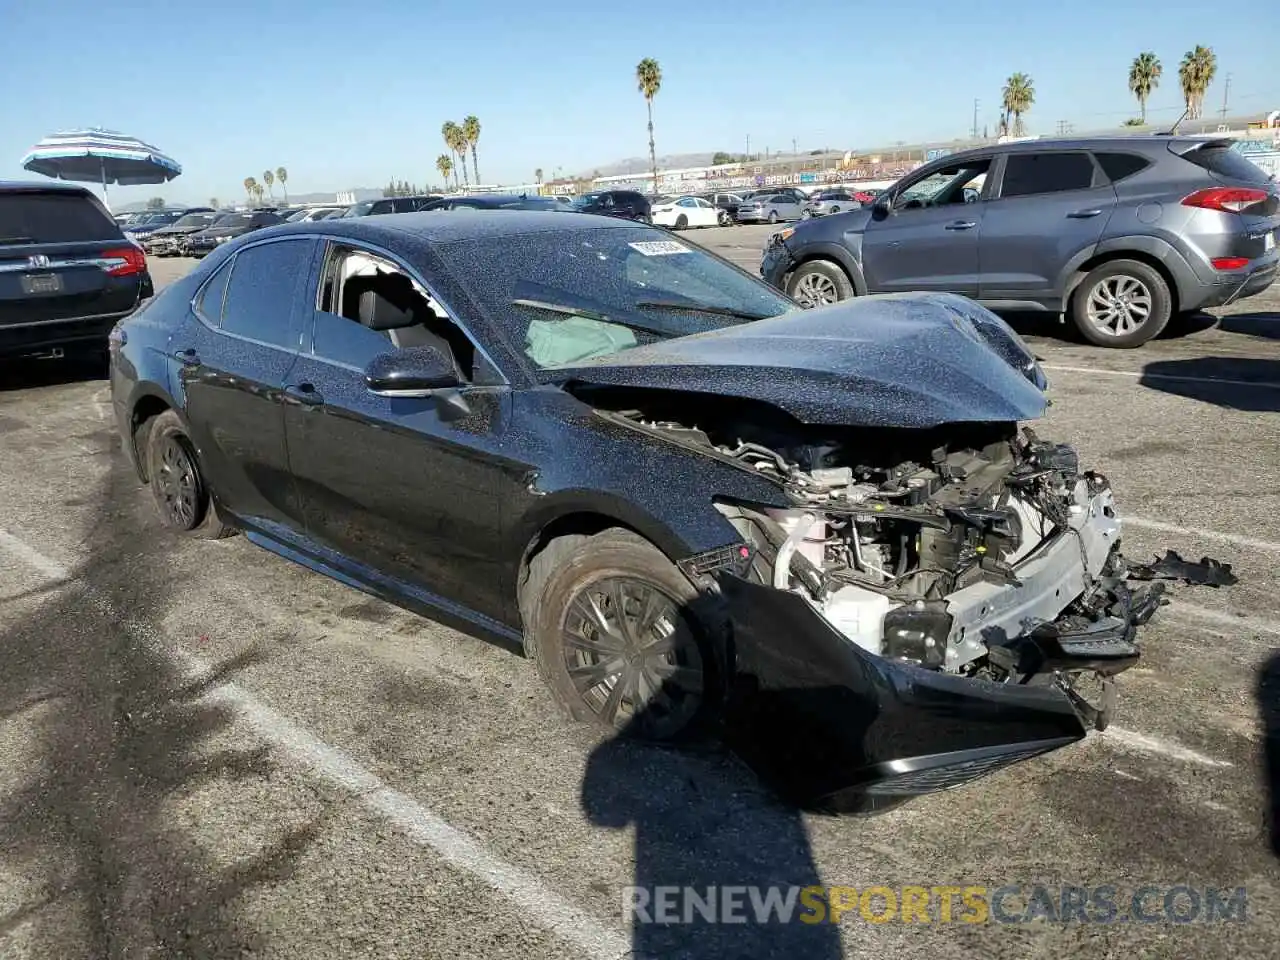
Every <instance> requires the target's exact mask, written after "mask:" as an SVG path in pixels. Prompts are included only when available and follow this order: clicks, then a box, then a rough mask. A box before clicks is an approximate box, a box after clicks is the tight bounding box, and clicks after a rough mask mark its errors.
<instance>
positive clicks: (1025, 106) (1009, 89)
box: [1000, 73, 1036, 137]
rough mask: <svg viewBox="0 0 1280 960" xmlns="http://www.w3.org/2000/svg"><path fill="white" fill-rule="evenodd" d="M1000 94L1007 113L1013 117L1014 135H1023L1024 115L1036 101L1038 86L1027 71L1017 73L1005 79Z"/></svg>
mask: <svg viewBox="0 0 1280 960" xmlns="http://www.w3.org/2000/svg"><path fill="white" fill-rule="evenodd" d="M1000 96H1001V101H1000V102H1001V105H1002V106H1003V107H1004V111H1005V114H1006V115H1008V116H1012V117H1013V130H1012V133H1013V135H1014V136H1015V137H1020V136H1022V134H1023V126H1022V115H1023V114H1024V113H1026V112H1027V111H1028V110H1030V109H1031V105H1032V104H1033V103H1035V102H1036V88H1035V86H1034V84H1032V82H1031V78H1030V77H1029V76H1027V75H1026V74H1025V73H1015V74H1014V75H1013V76H1011V77H1010V78H1009V79H1008V80H1006V81H1005V84H1004V90H1002V91H1001V93H1000Z"/></svg>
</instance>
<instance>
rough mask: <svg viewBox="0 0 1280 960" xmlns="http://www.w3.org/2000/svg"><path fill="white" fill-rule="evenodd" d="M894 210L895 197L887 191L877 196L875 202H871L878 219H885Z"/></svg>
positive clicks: (874, 214)
mask: <svg viewBox="0 0 1280 960" xmlns="http://www.w3.org/2000/svg"><path fill="white" fill-rule="evenodd" d="M892 212H893V197H891V196H889V194H887V193H882V194H880V195H879V196H878V197H876V199H875V202H874V203H873V204H871V214H872V216H874V217H875V218H876V219H877V220H883V219H884V218H885V217H887V216H888V215H889V214H890V213H892Z"/></svg>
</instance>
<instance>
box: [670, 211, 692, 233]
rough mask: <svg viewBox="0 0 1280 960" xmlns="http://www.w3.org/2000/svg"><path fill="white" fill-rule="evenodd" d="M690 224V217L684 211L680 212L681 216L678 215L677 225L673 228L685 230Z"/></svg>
mask: <svg viewBox="0 0 1280 960" xmlns="http://www.w3.org/2000/svg"><path fill="white" fill-rule="evenodd" d="M688 225H689V218H688V217H686V216H685V215H684V214H683V213H682V214H680V216H678V217H676V225H675V227H674V228H673V229H675V230H683V229H684V228H685V227H687V226H688Z"/></svg>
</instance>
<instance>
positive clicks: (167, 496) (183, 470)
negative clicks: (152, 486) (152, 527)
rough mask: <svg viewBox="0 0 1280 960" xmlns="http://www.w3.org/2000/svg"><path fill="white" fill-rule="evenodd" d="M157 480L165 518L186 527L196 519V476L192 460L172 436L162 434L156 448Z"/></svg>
mask: <svg viewBox="0 0 1280 960" xmlns="http://www.w3.org/2000/svg"><path fill="white" fill-rule="evenodd" d="M158 480H159V492H160V498H161V506H162V509H163V510H164V514H165V517H166V518H167V519H168V520H169V522H170V523H171V524H172V525H173V526H175V527H177V528H179V529H180V530H190V529H191V528H192V527H194V526H195V525H196V521H197V520H198V519H199V517H198V515H197V514H198V510H199V504H200V479H199V476H198V475H197V473H196V466H195V462H194V461H193V460H192V459H191V455H190V454H189V453H188V452H187V448H186V446H185V445H184V444H183V443H182V441H181V440H180V439H179V438H178V437H176V436H169V437H166V438H165V440H164V443H163V445H162V446H161V448H160V464H159V476H158Z"/></svg>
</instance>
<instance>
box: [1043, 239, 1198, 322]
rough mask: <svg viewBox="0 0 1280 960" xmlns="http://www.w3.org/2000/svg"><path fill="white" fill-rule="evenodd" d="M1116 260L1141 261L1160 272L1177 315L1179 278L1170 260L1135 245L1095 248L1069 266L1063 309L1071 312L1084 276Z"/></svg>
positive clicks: (1174, 312)
mask: <svg viewBox="0 0 1280 960" xmlns="http://www.w3.org/2000/svg"><path fill="white" fill-rule="evenodd" d="M1116 260H1133V261H1136V262H1137V263H1141V264H1142V265H1143V266H1147V267H1150V268H1151V269H1152V270H1154V271H1155V272H1156V273H1158V274H1160V276H1161V278H1162V279H1163V280H1164V282H1165V285H1166V286H1167V287H1168V288H1169V297H1170V299H1171V301H1172V302H1171V304H1170V307H1171V309H1170V313H1171V314H1172V315H1175V316H1176V315H1177V313H1178V310H1179V307H1180V303H1181V296H1180V292H1179V290H1178V278H1177V276H1176V275H1175V271H1173V270H1171V269H1170V268H1169V264H1168V262H1167V261H1166V260H1165V259H1164V258H1163V257H1161V256H1160V255H1159V252H1158V251H1153V250H1146V249H1137V248H1133V247H1125V248H1111V247H1109V248H1108V249H1105V250H1095V251H1094V252H1093V253H1092V255H1090V256H1088V257H1087V258H1085V259H1082V260H1081V261H1080V262H1079V263H1077V264H1073V265H1071V266H1069V267H1068V271H1067V278H1066V282H1065V283H1064V285H1063V293H1062V309H1063V312H1070V310H1071V301H1072V299H1073V298H1074V297H1075V295H1076V292H1077V291H1078V290H1079V289H1080V284H1081V283H1082V282H1083V281H1084V278H1085V277H1086V276H1088V275H1089V272H1090V271H1091V270H1094V269H1096V268H1098V267H1100V266H1102V265H1103V264H1106V263H1113V262H1115V261H1116Z"/></svg>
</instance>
